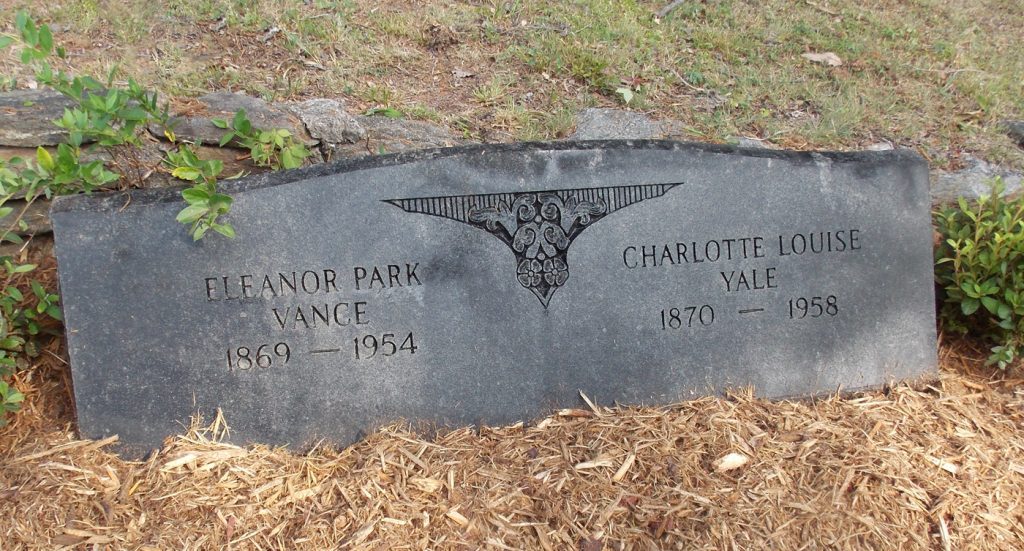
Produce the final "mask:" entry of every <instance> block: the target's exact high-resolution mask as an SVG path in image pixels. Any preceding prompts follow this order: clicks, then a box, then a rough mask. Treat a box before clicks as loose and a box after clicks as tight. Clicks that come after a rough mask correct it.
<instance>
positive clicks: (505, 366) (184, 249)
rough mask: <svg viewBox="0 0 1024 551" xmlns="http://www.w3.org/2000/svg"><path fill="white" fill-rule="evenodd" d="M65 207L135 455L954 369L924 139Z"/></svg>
mask: <svg viewBox="0 0 1024 551" xmlns="http://www.w3.org/2000/svg"><path fill="white" fill-rule="evenodd" d="M224 185H225V186H226V189H227V190H228V191H230V192H231V193H233V194H234V195H235V197H236V200H235V205H234V208H233V210H232V212H231V214H230V217H229V221H230V222H231V223H232V224H233V225H234V227H235V229H236V230H237V233H238V237H237V238H236V239H233V240H229V239H225V238H221V237H220V236H216V235H214V236H211V237H208V238H206V239H204V240H203V241H201V242H198V243H194V242H193V241H192V239H191V238H190V237H189V236H188V235H187V234H186V231H185V228H184V227H182V226H181V225H179V224H178V223H176V222H175V221H174V217H175V214H176V213H177V211H178V210H180V209H181V207H182V203H181V200H180V196H178V195H177V193H176V192H173V191H169V190H147V191H137V192H133V193H132V194H131V197H130V200H129V198H128V197H126V196H125V195H123V194H109V195H96V196H92V197H74V198H66V199H60V200H59V201H57V203H56V205H55V207H54V212H53V220H54V226H55V232H56V244H57V258H58V262H59V272H60V281H61V291H62V297H63V304H64V308H65V316H66V319H67V332H68V343H69V348H70V356H71V362H72V370H73V378H74V386H75V396H76V401H77V408H78V414H79V426H80V429H81V432H82V435H83V436H86V437H92V438H99V437H104V436H107V435H110V434H115V433H116V434H119V435H120V439H121V443H122V445H123V446H124V447H123V448H122V449H123V450H124V451H125V452H127V453H139V452H142V451H145V450H147V449H149V448H152V447H156V446H159V444H160V442H161V440H162V439H163V438H164V437H166V436H167V435H169V434H173V433H176V432H179V431H180V430H181V429H182V427H183V426H184V425H186V424H187V423H188V419H189V416H190V415H192V414H194V413H196V412H201V413H203V414H205V416H206V418H207V419H209V418H210V416H211V415H212V414H213V413H214V412H215V411H216V410H217V409H218V408H220V409H221V410H222V411H223V413H224V415H225V417H226V419H227V421H228V423H229V425H230V426H231V428H232V431H231V438H232V439H233V440H234V441H236V442H239V443H245V442H267V443H271V444H290V445H294V446H297V447H302V446H304V445H308V444H310V443H312V442H314V441H316V440H318V439H321V438H324V439H327V440H328V441H331V442H336V443H338V444H346V443H349V442H351V441H353V440H354V439H357V438H358V437H359V435H361V434H363V433H364V432H365V431H368V430H372V428H373V427H375V426H378V425H379V424H381V423H386V422H390V421H393V420H395V419H399V418H404V419H408V420H411V421H424V422H428V423H436V424H440V425H463V424H473V423H486V424H497V423H509V422H515V421H518V420H527V421H529V420H530V419H535V418H537V417H539V416H543V415H546V414H547V413H548V412H550V411H551V409H552V408H555V407H572V406H576V405H578V404H579V394H578V393H579V392H580V391H583V392H584V393H586V394H587V395H588V396H589V397H590V398H591V399H593V400H594V401H596V402H598V403H601V404H611V403H614V402H618V403H623V404H662V403H668V402H673V401H678V400H682V399H686V398H690V397H693V396H699V395H703V394H707V393H715V392H720V391H722V390H724V389H726V388H729V387H737V386H746V385H753V387H754V388H755V390H756V392H757V394H759V395H762V396H769V397H784V396H786V397H788V396H808V395H815V394H822V393H828V392H833V391H836V390H839V389H842V390H854V389H860V388H866V387H872V386H876V385H881V384H884V383H887V382H889V381H891V380H894V379H906V378H915V377H927V376H934V375H935V373H936V356H935V348H936V337H935V321H934V297H933V283H932V245H931V239H932V237H931V232H932V230H931V225H930V219H929V208H930V201H929V196H928V173H927V165H926V164H925V162H924V161H923V160H922V159H921V158H919V157H917V156H916V155H914V154H912V153H908V152H904V151H885V152H867V153H857V154H841V153H807V152H802V153H799V152H781V151H769V150H743V149H736V148H730V147H724V146H711V145H698V144H685V143H678V142H657V141H634V142H626V141H613V142H565V143H554V144H519V145H503V146H471V147H465V148H455V149H446V150H433V151H426V152H419V153H411V154H400V155H387V156H380V157H372V158H366V159H360V160H355V161H349V162H346V163H339V164H333V165H323V166H316V167H312V168H308V169H303V170H299V171H289V172H282V173H277V174H272V175H260V176H256V177H252V178H249V179H246V180H241V181H236V182H228V183H225V184H224Z"/></svg>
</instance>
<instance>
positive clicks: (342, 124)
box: [285, 99, 366, 147]
mask: <svg viewBox="0 0 1024 551" xmlns="http://www.w3.org/2000/svg"><path fill="white" fill-rule="evenodd" d="M285 106H286V107H287V108H288V110H289V111H291V112H292V113H294V114H295V116H297V117H299V119H300V120H301V121H302V123H303V124H305V125H306V130H307V131H308V132H309V135H310V136H312V137H313V139H315V140H318V141H319V142H320V145H321V146H323V147H334V146H335V145H337V144H353V143H359V142H360V141H361V140H362V139H363V138H365V137H366V130H364V129H363V127H362V125H360V124H359V121H357V120H356V118H355V117H354V116H352V115H350V114H348V112H347V111H345V104H343V103H342V102H340V101H338V100H333V99H310V100H306V101H296V102H291V103H288V104H285Z"/></svg>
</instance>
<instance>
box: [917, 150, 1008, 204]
mask: <svg viewBox="0 0 1024 551" xmlns="http://www.w3.org/2000/svg"><path fill="white" fill-rule="evenodd" d="M967 163H968V166H967V168H964V169H963V170H957V171H954V172H941V171H938V172H936V173H935V174H934V175H933V178H932V184H931V194H932V202H933V203H934V204H935V205H936V206H941V205H946V204H950V203H955V202H956V201H957V199H958V198H960V197H963V198H964V199H967V200H973V199H977V198H978V197H980V196H982V195H986V194H990V193H992V180H993V179H994V178H996V177H999V178H1002V180H1003V184H1004V185H1005V186H1006V194H1007V195H1015V194H1017V193H1020V192H1021V190H1022V187H1021V186H1022V181H1024V178H1022V175H1021V174H1020V173H1017V172H1013V171H1010V170H1005V169H1002V168H1000V167H998V166H996V165H993V164H991V163H988V162H986V161H983V160H981V159H975V158H973V157H969V158H968V159H967Z"/></svg>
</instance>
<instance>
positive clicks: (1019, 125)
mask: <svg viewBox="0 0 1024 551" xmlns="http://www.w3.org/2000/svg"><path fill="white" fill-rule="evenodd" d="M1002 125H1003V128H1004V129H1005V130H1006V134H1007V135H1008V136H1010V137H1011V138H1013V141H1015V142H1017V145H1019V146H1021V147H1024V121H1009V120H1007V121H1003V123H1002Z"/></svg>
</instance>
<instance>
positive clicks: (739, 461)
mask: <svg viewBox="0 0 1024 551" xmlns="http://www.w3.org/2000/svg"><path fill="white" fill-rule="evenodd" d="M748 461H750V458H749V457H747V456H745V455H743V454H742V453H737V452H732V453H728V454H725V455H724V456H722V457H720V458H718V459H717V460H716V461H715V462H714V463H712V467H714V468H715V470H716V471H718V472H720V473H724V472H725V471H731V470H733V469H738V468H740V467H742V466H744V465H746V464H747V462H748Z"/></svg>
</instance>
